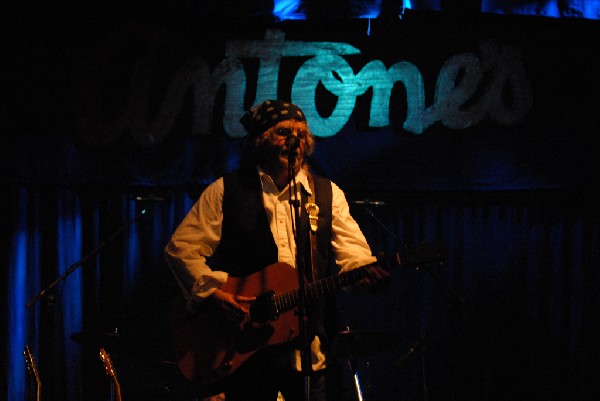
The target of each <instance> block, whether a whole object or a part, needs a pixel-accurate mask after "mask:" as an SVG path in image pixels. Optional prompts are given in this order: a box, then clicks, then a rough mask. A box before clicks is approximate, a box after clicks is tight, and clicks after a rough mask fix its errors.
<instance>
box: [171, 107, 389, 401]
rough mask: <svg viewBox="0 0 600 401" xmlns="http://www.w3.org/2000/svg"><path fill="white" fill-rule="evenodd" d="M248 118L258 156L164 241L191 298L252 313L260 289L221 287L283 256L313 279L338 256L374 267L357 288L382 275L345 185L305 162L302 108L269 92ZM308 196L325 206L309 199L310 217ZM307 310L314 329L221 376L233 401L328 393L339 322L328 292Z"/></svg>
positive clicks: (216, 187) (243, 315)
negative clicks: (332, 328) (332, 330)
mask: <svg viewBox="0 0 600 401" xmlns="http://www.w3.org/2000/svg"><path fill="white" fill-rule="evenodd" d="M240 121H241V122H242V124H243V125H244V127H245V128H246V129H247V130H248V132H249V134H250V135H251V138H252V139H253V149H252V155H251V156H252V157H250V158H249V161H243V162H242V163H241V167H240V169H238V170H237V171H235V172H234V173H231V174H227V175H226V176H224V177H222V178H220V179H218V180H217V181H215V182H214V183H212V184H211V185H210V186H208V187H207V188H206V189H205V190H204V192H203V193H202V195H201V196H200V199H199V200H198V201H197V202H196V204H195V205H194V206H193V207H192V209H191V210H190V211H189V213H188V215H187V216H186V217H185V218H184V220H183V222H182V223H181V224H180V226H179V227H178V228H177V230H176V231H175V233H174V234H173V236H172V238H171V240H170V242H169V243H168V245H167V246H166V248H165V253H166V257H167V260H168V262H169V265H170V266H171V268H172V270H173V272H174V274H175V277H176V279H177V280H178V282H179V284H180V286H181V288H182V291H183V294H184V296H185V297H186V299H187V300H188V301H189V302H190V303H192V304H197V303H200V304H204V303H207V302H208V303H210V302H212V303H213V304H214V305H216V306H217V307H218V308H219V309H218V310H220V311H221V312H220V313H221V314H222V315H223V316H226V317H227V318H228V319H229V321H233V322H237V323H239V322H242V321H248V319H249V307H250V304H251V303H252V302H253V301H255V299H256V298H255V296H248V295H247V294H246V295H240V294H237V293H235V291H227V290H223V289H222V288H229V287H227V286H226V285H225V284H226V283H227V282H228V280H231V279H232V278H236V277H247V276H250V277H253V275H255V274H256V273H258V272H261V271H264V270H262V269H264V268H265V267H267V266H270V265H273V264H276V263H280V262H281V263H284V264H285V265H286V266H287V265H289V266H292V267H295V268H298V267H301V268H303V269H304V272H305V277H308V278H309V281H310V280H312V279H319V278H323V277H327V276H328V267H329V264H328V262H329V260H330V255H332V256H333V257H334V258H335V262H336V266H337V268H338V269H339V270H340V271H350V270H352V269H355V268H358V267H363V266H368V267H367V268H365V269H363V270H366V272H367V274H366V276H365V277H364V278H362V279H360V281H359V282H358V283H355V284H354V285H353V287H355V288H368V287H372V286H374V285H375V284H378V283H382V282H384V281H385V280H386V279H387V278H388V277H389V275H388V273H387V271H386V270H384V269H382V268H380V267H379V266H378V265H377V264H376V258H375V257H374V256H373V255H372V253H371V250H370V248H369V245H368V244H367V241H366V239H365V237H364V235H363V234H362V232H361V231H360V228H359V227H358V225H357V223H356V222H355V221H354V219H353V218H352V217H351V216H350V213H349V207H348V203H347V201H346V199H345V196H344V194H343V192H342V191H341V190H340V189H339V188H338V187H337V186H336V185H335V184H334V183H332V182H331V181H329V180H327V179H324V178H321V177H317V176H312V175H311V174H310V173H309V171H308V168H307V167H306V163H305V162H306V157H307V156H308V155H310V154H311V153H312V151H313V149H314V144H315V141H314V137H313V135H312V133H311V132H310V131H309V129H308V126H307V121H306V117H305V116H304V113H303V112H302V110H300V108H298V107H297V106H296V105H294V104H292V103H288V102H284V101H280V100H268V101H265V102H263V103H261V104H260V105H258V106H256V107H255V108H253V109H252V110H251V111H250V112H248V113H247V114H246V115H244V116H243V117H242V119H241V120H240ZM290 197H291V201H290ZM295 200H296V201H295ZM298 201H299V202H298ZM306 204H309V205H316V206H317V207H318V209H317V207H312V208H310V211H311V212H312V213H313V214H315V215H316V216H313V217H316V219H309V218H308V212H307V211H309V209H307V207H306ZM298 206H300V207H298ZM317 210H318V212H317V213H315V212H316V211H317ZM297 216H299V217H298V218H299V221H296V220H297V218H296V217H297ZM309 222H310V223H313V225H312V226H311V224H310V223H309ZM209 265H210V267H209ZM280 266H281V265H280V264H277V265H276V267H277V268H279V267H280ZM255 295H258V294H255ZM306 310H307V313H306V316H307V319H306V324H305V325H304V326H305V330H306V331H304V333H308V334H307V335H306V336H299V337H298V338H295V339H294V340H293V341H289V342H284V343H283V344H276V345H269V346H267V347H264V348H262V349H260V350H258V351H257V352H256V353H255V354H253V355H252V356H251V357H250V359H248V360H247V361H245V362H244V363H243V364H242V366H241V367H239V368H238V369H237V370H236V371H235V372H233V373H232V374H231V375H230V376H229V377H227V378H226V379H224V380H223V383H222V385H223V388H224V392H225V399H226V400H227V401H238V400H240V401H241V400H243V401H249V400H250V401H251V400H256V401H267V400H271V401H275V400H276V399H277V395H278V392H281V394H282V395H283V397H284V398H285V400H286V401H296V400H298V401H300V400H304V399H305V394H304V393H305V391H306V388H310V394H311V398H310V399H311V400H312V401H324V400H325V397H326V396H325V374H324V372H325V368H326V367H327V363H328V360H327V349H326V347H327V345H329V343H330V342H331V340H332V338H330V337H331V336H328V333H327V330H326V326H327V324H330V325H331V323H332V322H331V321H330V320H327V319H326V317H325V316H326V315H325V313H326V312H327V309H326V305H325V304H324V303H323V302H322V301H318V302H315V303H314V304H313V303H311V304H310V305H309V304H308V302H307V308H306ZM301 338H306V341H305V342H302V341H301ZM302 344H305V347H304V348H303V349H305V350H306V351H307V352H306V353H304V354H303V353H301V352H300V351H299V349H300V348H302ZM308 348H310V352H308V351H309V350H308ZM309 354H310V355H309ZM302 355H308V356H309V357H310V360H308V358H306V357H305V358H303V357H302ZM303 361H304V362H307V361H308V363H305V364H304V372H302V363H301V362H303ZM308 372H310V379H309V380H306V377H307V375H308V374H309V373H308ZM307 383H309V384H310V385H309V386H307V385H306V384H307Z"/></svg>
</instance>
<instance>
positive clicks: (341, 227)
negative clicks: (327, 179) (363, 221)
mask: <svg viewBox="0 0 600 401" xmlns="http://www.w3.org/2000/svg"><path fill="white" fill-rule="evenodd" d="M331 190H332V209H331V214H332V238H331V244H332V247H333V251H334V254H335V261H336V264H337V265H338V267H339V268H340V271H347V270H351V269H356V268H357V267H361V266H364V265H368V264H371V263H374V262H376V261H377V258H376V257H374V256H373V254H372V252H371V247H370V246H369V244H368V243H367V240H366V238H365V236H364V234H363V232H362V231H361V229H360V227H359V226H358V223H357V222H356V221H355V220H354V218H353V217H352V216H351V215H350V207H349V206H348V201H347V200H346V195H345V194H344V192H343V191H342V190H341V189H340V188H339V187H338V186H337V185H336V184H335V183H333V182H332V183H331Z"/></svg>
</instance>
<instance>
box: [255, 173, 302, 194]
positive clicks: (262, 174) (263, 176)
mask: <svg viewBox="0 0 600 401" xmlns="http://www.w3.org/2000/svg"><path fill="white" fill-rule="evenodd" d="M257 169H258V174H259V176H260V179H261V181H262V180H263V179H264V178H266V177H268V178H269V180H271V177H269V176H268V174H267V173H265V172H264V171H263V169H262V168H260V166H258V167H257ZM296 182H297V183H298V185H302V187H304V190H305V191H306V192H307V193H308V194H309V195H312V191H311V190H310V185H309V184H308V175H307V174H306V170H304V169H303V168H301V169H300V171H299V172H298V174H296ZM288 187H289V184H288V186H286V187H285V188H284V189H283V191H285V190H286V188H288ZM283 191H282V192H283Z"/></svg>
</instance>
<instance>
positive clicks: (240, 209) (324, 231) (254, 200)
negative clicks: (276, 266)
mask: <svg viewBox="0 0 600 401" xmlns="http://www.w3.org/2000/svg"><path fill="white" fill-rule="evenodd" d="M313 177H314V186H315V195H314V198H315V199H314V201H315V203H316V204H317V205H318V206H319V220H318V222H319V226H318V229H317V243H318V250H319V252H318V254H317V255H315V256H316V258H317V259H318V266H319V270H320V271H319V272H318V276H319V277H325V276H327V275H329V268H328V265H329V254H330V248H331V197H332V195H331V181H329V180H327V179H325V178H322V177H318V176H313ZM223 180H224V187H225V192H224V195H223V230H222V234H221V243H220V245H219V248H218V253H219V270H223V271H226V272H227V273H229V274H230V275H232V276H236V277H240V276H241V277H243V276H247V275H249V274H252V273H255V272H257V271H259V270H262V269H264V268H265V267H266V266H268V265H270V264H273V263H276V262H277V246H276V245H275V240H274V239H273V234H272V233H271V229H270V226H269V222H268V220H267V214H266V212H265V209H264V206H263V198H262V188H261V184H260V177H259V175H258V172H257V171H256V170H255V169H254V170H253V169H252V168H249V169H242V170H237V171H235V172H233V173H230V174H228V175H225V176H224V177H223ZM301 192H302V196H301V208H302V212H301V217H300V223H299V224H298V225H297V230H298V252H301V253H302V254H303V255H304V260H305V266H306V271H307V272H310V270H311V269H310V266H311V264H310V238H309V229H308V215H307V213H306V209H305V208H304V205H305V204H306V202H307V193H306V192H305V191H304V189H302V191H301Z"/></svg>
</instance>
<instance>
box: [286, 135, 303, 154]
mask: <svg viewBox="0 0 600 401" xmlns="http://www.w3.org/2000/svg"><path fill="white" fill-rule="evenodd" d="M285 146H286V147H287V148H288V150H290V151H292V150H296V149H298V147H299V146H300V139H298V137H297V136H295V135H288V136H286V137H285Z"/></svg>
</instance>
